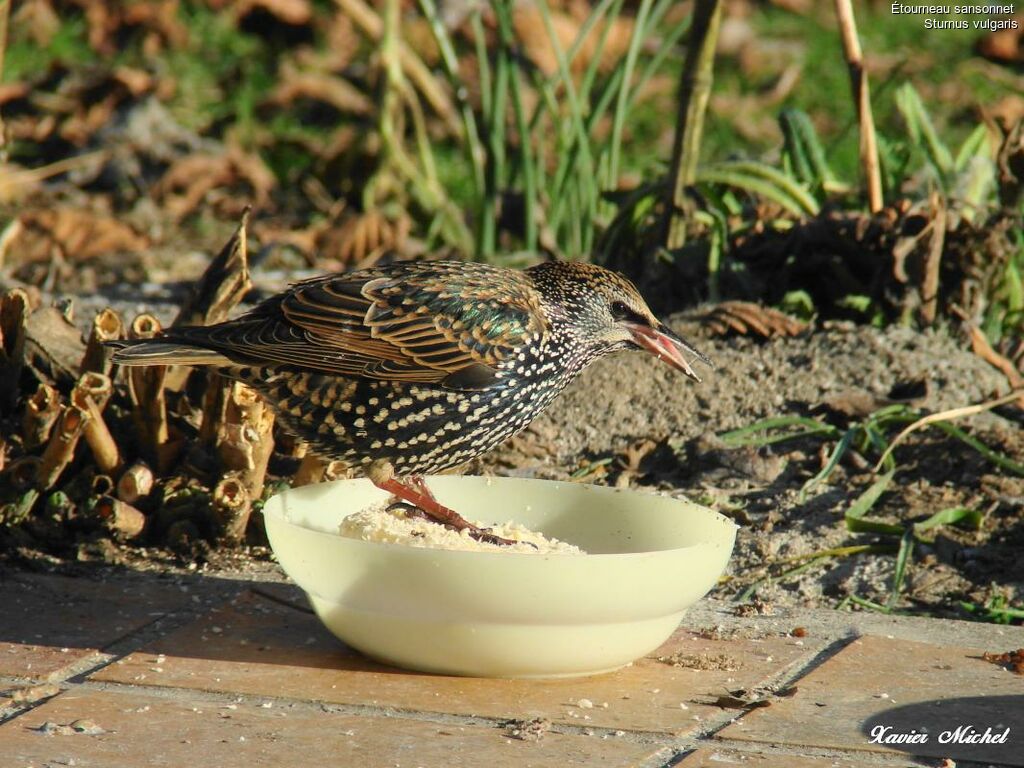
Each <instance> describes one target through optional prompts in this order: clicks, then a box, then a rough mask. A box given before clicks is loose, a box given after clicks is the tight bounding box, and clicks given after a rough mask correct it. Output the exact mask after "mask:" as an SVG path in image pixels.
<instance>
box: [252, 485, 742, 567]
mask: <svg viewBox="0 0 1024 768" xmlns="http://www.w3.org/2000/svg"><path fill="white" fill-rule="evenodd" d="M428 477H443V478H445V479H446V481H447V480H456V481H457V480H459V479H461V478H472V479H474V480H480V479H487V480H491V479H493V480H499V481H506V480H507V481H514V482H529V483H545V484H559V485H571V486H573V487H578V488H580V489H587V490H589V489H594V490H597V491H599V492H602V493H615V494H620V493H632V494H637V495H642V496H653V497H656V498H662V499H667V500H669V501H671V502H675V503H677V504H683V505H687V506H689V507H691V508H692V509H693V510H694V511H696V512H699V513H701V514H703V515H707V516H711V517H713V518H715V519H717V522H719V523H722V524H724V525H723V529H726V530H729V533H730V534H731V536H730V537H729V539H730V540H729V541H726V540H725V539H723V540H722V541H717V540H715V539H705V540H701V541H696V542H694V543H692V544H687V545H686V546H682V547H668V548H665V549H649V550H642V551H638V552H593V553H592V552H584V553H575V552H536V553H534V552H515V551H513V552H509V551H490V550H474V549H450V548H446V547H417V546H412V545H409V544H399V543H395V542H385V541H366V540H364V539H356V538H353V537H350V536H343V535H341V534H340V533H332V532H331V531H325V530H320V529H317V528H311V527H309V526H306V525H302V524H300V523H297V522H294V521H292V520H289V519H288V518H287V517H286V516H285V500H284V497H285V496H287V495H288V494H290V493H297V492H301V491H302V490H303V489H304V488H312V487H319V486H324V485H343V484H345V483H353V482H360V481H365V478H341V479H338V480H330V481H327V482H324V483H315V484H313V485H307V486H300V487H299V488H286V489H285V490H283V491H280V492H279V493H275V494H274V495H273V496H271V497H270V498H269V499H267V501H266V502H265V503H264V505H263V510H262V512H263V519H264V528H268V527H269V525H270V521H271V519H273V520H274V521H275V522H279V523H281V524H282V525H284V526H287V527H291V528H298V529H300V530H301V531H302V532H303V533H304V534H310V535H315V536H317V537H326V538H328V539H330V540H331V541H332V542H335V543H336V544H340V545H341V546H369V547H376V548H381V549H379V550H378V551H380V552H392V553H395V554H399V555H400V556H408V557H430V556H433V557H436V556H437V555H438V554H443V556H445V557H447V556H451V555H454V556H456V557H461V556H469V557H483V558H488V559H492V558H500V560H501V561H502V562H509V561H510V560H512V559H520V558H530V560H531V561H543V560H547V559H549V558H557V559H559V560H560V561H566V560H577V561H584V560H586V561H588V562H594V559H604V560H610V559H615V560H623V559H627V558H628V559H649V558H653V557H658V556H665V557H668V556H676V555H677V554H678V553H679V552H681V551H685V550H689V549H695V548H697V547H708V546H720V545H721V546H727V547H728V548H729V550H730V554H731V552H732V550H733V549H734V548H735V545H736V533H737V531H738V530H739V527H740V526H739V525H737V524H736V522H735V521H733V520H732V519H730V518H728V517H726V516H725V515H723V514H722V513H721V512H716V511H715V510H713V509H711V508H710V507H706V506H704V505H703V504H698V503H697V502H695V501H692V500H690V499H687V498H682V499H680V498H677V497H675V496H668V495H665V494H662V493H657V492H653V493H652V492H647V491H638V490H633V489H629V488H612V487H610V486H603V485H594V484H592V483H576V482H571V481H565V480H547V479H541V478H519V477H504V476H487V475H430V476H428ZM367 482H368V481H367ZM275 502H276V503H275ZM359 511H360V510H353V511H352V512H349V513H346V514H345V515H343V516H341V517H339V518H338V522H339V523H340V522H341V520H344V519H345V517H348V516H349V515H352V514H355V513H356V512H359ZM267 538H268V540H269V539H270V533H269V531H268V532H267ZM569 543H571V542H569ZM271 551H273V544H272V542H271ZM370 551H373V550H372V549H371V550H370Z"/></svg>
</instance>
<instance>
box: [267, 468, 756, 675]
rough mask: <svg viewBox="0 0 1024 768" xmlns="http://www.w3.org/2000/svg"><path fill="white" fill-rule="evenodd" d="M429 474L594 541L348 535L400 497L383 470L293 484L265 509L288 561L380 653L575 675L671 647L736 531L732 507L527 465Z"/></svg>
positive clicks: (423, 666)
mask: <svg viewBox="0 0 1024 768" xmlns="http://www.w3.org/2000/svg"><path fill="white" fill-rule="evenodd" d="M427 483H428V485H429V486H430V488H431V490H432V491H433V492H434V493H435V494H436V496H437V498H438V500H439V501H440V502H441V503H442V504H446V505H448V506H451V507H452V508H454V509H456V510H458V511H459V512H461V513H462V514H464V515H465V516H467V517H469V518H472V519H474V520H477V521H479V522H480V523H481V524H484V525H488V526H492V525H496V524H505V523H506V522H507V521H510V520H512V521H515V524H517V525H519V526H523V527H525V528H528V529H530V530H532V531H535V532H538V533H540V534H542V535H543V536H544V537H545V538H547V539H555V540H557V541H559V542H567V543H568V544H571V545H574V546H576V547H579V548H580V549H582V550H583V552H582V553H578V554H568V553H566V552H564V551H557V552H537V551H531V552H518V551H512V550H511V549H510V548H507V547H503V548H494V549H488V550H479V549H475V550H473V551H468V550H453V549H438V548H431V547H421V546H410V545H409V544H404V543H395V542H394V541H364V540H362V536H361V535H360V536H359V537H353V536H351V535H346V536H343V535H341V533H340V526H341V525H342V524H343V518H346V517H349V516H351V515H354V514H356V513H359V512H361V511H363V510H366V509H368V508H371V507H373V506H374V505H378V506H379V505H380V504H381V503H382V502H385V503H386V502H387V500H388V499H387V494H386V493H385V492H383V491H381V490H379V489H377V488H376V487H374V486H373V485H372V484H371V483H370V482H369V481H368V480H339V481H335V482H332V483H323V484H320V485H314V486H305V487H303V488H297V489H293V490H288V491H285V492H284V493H281V494H279V495H277V496H275V497H273V498H272V499H270V500H269V501H268V502H267V504H266V506H265V507H264V511H263V514H264V520H265V524H266V528H267V536H268V538H269V540H270V544H271V547H272V548H273V550H274V552H275V554H276V555H277V558H278V560H279V562H280V563H281V566H282V567H283V568H284V570H285V572H286V573H287V574H288V575H289V576H291V577H292V578H293V579H294V580H295V581H296V582H297V583H298V584H299V586H300V587H302V589H304V590H305V591H306V593H307V595H308V596H309V599H310V602H311V604H312V606H313V609H314V610H315V611H316V613H317V615H318V616H319V617H320V619H321V620H322V621H323V622H324V624H325V625H326V626H327V628H328V629H330V631H331V632H333V633H334V634H335V635H337V636H338V637H339V638H341V639H342V640H343V641H344V642H346V643H348V644H349V645H350V646H352V647H353V648H356V649H357V650H360V651H362V652H363V653H365V654H367V655H368V656H371V657H373V658H376V659H378V660H381V661H384V662H387V663H390V664H394V665H397V666H401V667H406V668H410V669H416V670H420V671H426V672H435V673H441V674H456V675H475V676H486V677H566V676H575V675H587V674H595V673H598V672H604V671H609V670H612V669H616V668H618V667H621V666H623V665H625V664H628V663H630V662H631V661H634V660H635V659H637V658H639V657H640V656H643V655H645V654H647V653H650V652H651V651H653V650H654V649H655V648H657V647H658V646H659V645H661V643H663V642H664V641H665V640H666V639H667V638H668V636H669V635H670V634H671V633H672V632H673V630H675V628H676V627H677V626H678V625H679V622H680V620H681V619H682V617H683V614H684V612H685V610H686V608H687V607H689V606H690V605H692V604H693V603H694V602H696V601H697V600H699V599H700V598H701V597H703V596H704V594H706V593H707V591H708V590H709V589H711V587H712V586H714V584H715V582H716V581H717V579H718V577H719V575H720V574H721V573H722V571H723V570H724V568H725V566H726V563H727V562H728V559H729V556H730V554H731V552H732V547H733V543H734V539H735V535H736V526H735V525H734V524H733V523H732V522H731V521H730V520H728V519H727V518H725V517H723V516H721V515H719V514H717V513H715V512H713V511H711V510H709V509H707V508H705V507H702V506H700V505H697V504H693V503H692V502H689V501H686V500H684V499H675V498H671V497H668V496H659V495H652V494H645V493H639V492H636V491H628V490H620V489H615V488H605V487H598V486H589V485H584V484H579V483H560V482H552V481H544V480H532V479H522V478H498V477H496V478H482V477H468V476H462V477H457V476H450V475H445V476H438V477H431V478H428V479H427ZM358 519H359V518H358V517H357V518H356V525H355V527H356V528H358V527H359V524H358ZM344 525H345V526H346V528H347V529H350V526H352V522H351V521H349V522H345V523H344ZM429 525H431V526H434V525H435V524H434V523H429ZM438 527H439V526H438ZM371 538H372V536H371ZM531 549H532V548H531Z"/></svg>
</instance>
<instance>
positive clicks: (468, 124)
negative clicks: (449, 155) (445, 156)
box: [419, 0, 486, 199]
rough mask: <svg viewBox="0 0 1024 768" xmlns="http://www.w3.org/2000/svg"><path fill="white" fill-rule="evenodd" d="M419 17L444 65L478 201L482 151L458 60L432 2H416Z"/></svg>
mask: <svg viewBox="0 0 1024 768" xmlns="http://www.w3.org/2000/svg"><path fill="white" fill-rule="evenodd" d="M419 2H420V8H421V9H422V10H423V15H424V17H425V18H426V20H427V23H428V24H429V25H430V31H431V33H432V34H433V36H434V41H435V42H436V43H437V48H438V50H439V51H440V53H441V63H442V64H443V65H444V71H445V75H446V76H447V78H448V83H449V85H450V86H451V89H452V92H453V93H454V95H455V100H456V102H457V103H458V105H459V117H460V119H461V121H462V130H463V133H464V134H465V136H464V146H465V148H466V156H467V159H468V160H469V163H470V168H471V169H472V171H473V184H474V189H475V193H476V194H475V197H476V198H477V199H480V198H482V197H483V195H484V163H485V162H486V158H485V155H484V147H483V144H482V143H481V141H480V131H479V128H478V127H477V123H476V115H475V114H474V112H473V107H472V105H471V104H470V103H469V100H468V99H467V97H466V84H465V83H464V82H463V81H462V78H461V77H460V76H459V59H458V56H457V55H456V53H455V46H454V45H453V44H452V39H451V36H450V35H449V34H448V30H447V29H446V28H445V26H444V22H443V21H442V20H441V15H440V13H438V10H437V6H436V5H435V3H434V0H419Z"/></svg>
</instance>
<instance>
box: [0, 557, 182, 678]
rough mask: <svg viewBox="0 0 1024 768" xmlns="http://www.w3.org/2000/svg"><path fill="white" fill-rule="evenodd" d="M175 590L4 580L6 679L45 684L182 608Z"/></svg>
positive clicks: (0, 638) (2, 667)
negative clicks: (45, 681) (112, 644)
mask: <svg viewBox="0 0 1024 768" xmlns="http://www.w3.org/2000/svg"><path fill="white" fill-rule="evenodd" d="M188 599H189V597H188V595H187V594H184V593H182V592H181V591H180V590H179V589H178V588H176V587H174V586H172V585H163V584H158V583H153V582H152V581H149V582H146V583H145V584H135V583H132V582H123V581H115V580H112V581H92V580H90V579H84V578H77V579H71V578H66V577H61V576H49V575H41V574H30V575H29V574H26V575H13V576H11V577H8V578H3V579H0V606H2V608H3V621H0V676H7V677H18V678H27V679H30V680H43V679H49V678H55V677H59V676H60V673H61V671H62V670H64V669H65V668H67V667H68V666H69V665H71V664H74V663H75V662H77V661H80V660H81V659H83V658H85V657H87V656H89V655H91V654H93V653H95V652H96V651H97V650H100V649H102V648H105V647H107V646H108V645H110V644H111V643H113V642H114V641H116V640H119V639H121V638H122V637H125V636H126V635H128V634H129V633H131V632H134V631H136V630H138V629H139V628H141V627H143V626H145V625H147V624H149V623H150V622H152V621H154V620H156V619H157V618H159V617H160V616H163V615H165V614H167V613H169V612H171V611H174V610H178V609H179V608H181V607H182V606H183V605H185V603H186V602H187V600H188Z"/></svg>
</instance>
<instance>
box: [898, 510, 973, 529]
mask: <svg viewBox="0 0 1024 768" xmlns="http://www.w3.org/2000/svg"><path fill="white" fill-rule="evenodd" d="M984 520H985V516H984V515H983V514H982V513H981V512H980V511H979V510H977V509H971V508H970V507H949V508H948V509H942V510H939V511H938V512H936V513H935V514H934V515H932V516H931V517H929V518H928V519H927V520H922V521H921V522H920V523H914V533H918V534H919V533H921V532H922V531H928V530H931V529H932V528H939V527H940V526H943V525H959V526H962V527H964V528H970V529H971V530H972V531H977V530H980V529H981V524H982V522H984Z"/></svg>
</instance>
